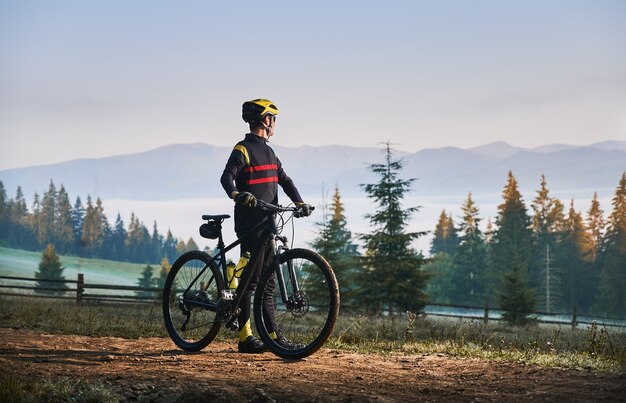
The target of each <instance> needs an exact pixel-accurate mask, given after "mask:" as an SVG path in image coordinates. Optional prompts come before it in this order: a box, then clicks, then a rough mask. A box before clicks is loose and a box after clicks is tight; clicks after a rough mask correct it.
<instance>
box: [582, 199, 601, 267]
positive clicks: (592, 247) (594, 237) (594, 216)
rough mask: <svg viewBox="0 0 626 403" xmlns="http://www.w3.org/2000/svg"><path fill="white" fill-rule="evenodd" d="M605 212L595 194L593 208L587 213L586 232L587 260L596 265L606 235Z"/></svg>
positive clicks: (592, 201) (592, 202)
mask: <svg viewBox="0 0 626 403" xmlns="http://www.w3.org/2000/svg"><path fill="white" fill-rule="evenodd" d="M605 226H606V223H605V222H604V211H602V209H601V208H600V202H599V201H598V193H597V192H596V193H594V194H593V200H591V207H589V210H588V211H587V222H586V228H587V231H586V232H585V242H586V245H587V247H586V249H587V255H586V259H587V260H588V261H589V262H590V263H591V264H592V265H595V264H596V259H597V258H598V249H599V248H600V242H601V240H602V235H603V234H604V227H605Z"/></svg>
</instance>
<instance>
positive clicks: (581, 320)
mask: <svg viewBox="0 0 626 403" xmlns="http://www.w3.org/2000/svg"><path fill="white" fill-rule="evenodd" d="M0 280H9V281H11V282H31V283H39V284H33V285H32V286H25V285H20V284H0V296H2V295H6V296H18V297H35V298H55V299H68V300H75V301H76V302H77V303H81V302H84V301H97V302H114V303H143V304H150V303H156V302H158V301H160V295H161V292H162V290H161V288H158V287H152V288H145V287H137V286H128V285H113V284H89V283H86V282H85V277H84V276H83V274H82V273H79V274H78V277H77V279H76V280H47V279H34V278H26V277H14V276H0ZM42 284H51V286H50V287H41V285H42ZM58 284H63V285H64V287H59V286H58ZM54 285H57V287H54ZM68 285H69V287H68ZM4 290H22V292H21V293H20V292H10V291H4ZM88 290H106V291H113V292H116V293H115V294H109V293H106V294H100V293H90V292H87V291H88ZM119 291H127V292H134V293H135V295H133V294H120V293H119ZM36 292H39V293H36ZM41 292H43V293H41ZM46 293H50V294H46ZM138 293H142V294H144V295H137V294H138ZM68 294H69V295H68ZM502 313H503V312H502V311H501V310H498V309H492V308H490V307H489V305H487V304H485V306H484V307H477V306H464V305H449V304H430V305H427V306H426V307H425V309H424V311H423V314H424V315H426V316H433V317H444V318H458V319H471V320H481V321H484V322H485V323H486V322H489V321H501V320H503V319H502V317H501V315H502ZM530 316H531V317H533V318H534V320H536V321H537V322H539V323H550V324H560V325H569V326H571V327H572V328H576V327H577V326H579V325H591V324H592V323H594V322H596V323H598V324H602V325H604V326H608V327H614V328H626V319H624V318H610V317H601V316H590V315H578V314H577V312H576V308H574V310H573V312H570V313H554V312H550V313H548V312H534V313H532V314H531V315H530Z"/></svg>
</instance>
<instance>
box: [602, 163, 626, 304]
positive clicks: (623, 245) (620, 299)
mask: <svg viewBox="0 0 626 403" xmlns="http://www.w3.org/2000/svg"><path fill="white" fill-rule="evenodd" d="M612 206H613V211H612V212H611V215H610V216H609V219H608V227H607V230H606V234H605V236H604V239H603V241H602V247H601V249H600V253H599V255H598V265H599V266H600V270H601V272H600V286H599V292H598V300H597V303H596V311H597V312H598V313H600V314H603V315H604V314H606V315H614V316H624V315H626V173H623V174H622V177H621V179H620V182H619V185H618V186H617V189H616V191H615V196H614V197H613V200H612Z"/></svg>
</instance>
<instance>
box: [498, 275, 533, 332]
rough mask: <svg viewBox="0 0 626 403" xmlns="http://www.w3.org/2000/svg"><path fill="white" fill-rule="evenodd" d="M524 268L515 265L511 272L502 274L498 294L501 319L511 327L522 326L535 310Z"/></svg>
mask: <svg viewBox="0 0 626 403" xmlns="http://www.w3.org/2000/svg"><path fill="white" fill-rule="evenodd" d="M526 277H527V274H526V269H525V267H524V266H523V265H522V264H520V263H515V264H514V265H513V266H512V268H511V271H509V272H507V273H505V274H504V279H503V284H502V291H501V292H499V293H498V300H499V303H500V308H501V309H502V310H503V311H504V312H503V314H502V319H504V320H505V321H507V322H508V323H510V324H513V325H523V324H525V323H526V322H527V321H528V315H529V314H530V313H532V312H533V311H534V309H535V296H534V295H533V293H532V291H531V290H530V288H528V280H527V278H526Z"/></svg>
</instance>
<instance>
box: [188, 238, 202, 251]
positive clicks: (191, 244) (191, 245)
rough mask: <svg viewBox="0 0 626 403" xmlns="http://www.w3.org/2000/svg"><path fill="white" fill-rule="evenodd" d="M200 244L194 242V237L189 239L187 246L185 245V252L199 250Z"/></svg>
mask: <svg viewBox="0 0 626 403" xmlns="http://www.w3.org/2000/svg"><path fill="white" fill-rule="evenodd" d="M198 249H199V248H198V244H197V243H196V241H194V240H193V237H189V239H188V240H187V244H186V245H185V250H187V251H190V250H198Z"/></svg>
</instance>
